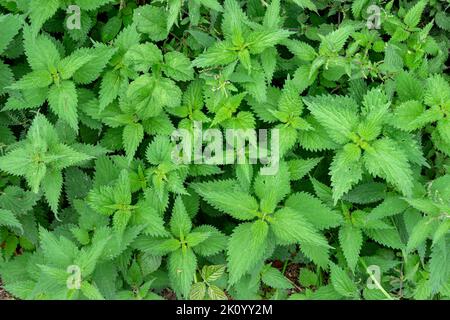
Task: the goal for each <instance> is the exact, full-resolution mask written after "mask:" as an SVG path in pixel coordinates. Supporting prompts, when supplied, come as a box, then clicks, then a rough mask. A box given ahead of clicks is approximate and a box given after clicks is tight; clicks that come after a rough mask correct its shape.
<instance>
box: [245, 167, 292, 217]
mask: <svg viewBox="0 0 450 320" xmlns="http://www.w3.org/2000/svg"><path fill="white" fill-rule="evenodd" d="M254 189H255V194H256V195H257V196H258V197H259V198H260V199H261V203H260V207H261V210H262V211H263V212H264V213H272V212H274V210H275V208H276V206H277V204H278V203H279V202H280V201H281V200H283V199H284V198H285V197H286V196H287V195H288V194H289V192H290V191H291V186H290V181H289V171H288V168H287V166H286V164H284V163H282V164H281V165H280V167H279V169H278V173H277V174H275V175H270V176H269V175H267V176H263V175H258V176H257V177H256V179H255V184H254Z"/></svg>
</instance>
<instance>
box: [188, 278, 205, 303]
mask: <svg viewBox="0 0 450 320" xmlns="http://www.w3.org/2000/svg"><path fill="white" fill-rule="evenodd" d="M205 295H206V284H205V283H204V282H197V283H194V284H193V285H192V287H191V292H190V293H189V299H190V300H203V299H204V298H205Z"/></svg>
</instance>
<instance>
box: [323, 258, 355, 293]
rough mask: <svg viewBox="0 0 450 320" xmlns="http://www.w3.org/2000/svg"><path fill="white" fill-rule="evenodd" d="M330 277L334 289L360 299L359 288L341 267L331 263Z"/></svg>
mask: <svg viewBox="0 0 450 320" xmlns="http://www.w3.org/2000/svg"><path fill="white" fill-rule="evenodd" d="M330 279H331V284H332V285H333V288H334V290H336V291H337V292H338V293H339V294H341V295H343V296H344V297H348V298H353V299H358V298H359V290H358V287H357V286H356V284H355V283H354V282H353V280H352V279H350V277H349V276H348V274H347V273H346V272H345V271H344V270H342V268H341V267H339V266H337V265H335V264H334V263H330Z"/></svg>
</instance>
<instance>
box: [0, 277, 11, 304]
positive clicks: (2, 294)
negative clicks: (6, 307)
mask: <svg viewBox="0 0 450 320" xmlns="http://www.w3.org/2000/svg"><path fill="white" fill-rule="evenodd" d="M0 300H14V298H13V297H12V296H11V295H10V294H9V293H8V292H6V291H5V290H4V289H3V284H2V281H1V280H0Z"/></svg>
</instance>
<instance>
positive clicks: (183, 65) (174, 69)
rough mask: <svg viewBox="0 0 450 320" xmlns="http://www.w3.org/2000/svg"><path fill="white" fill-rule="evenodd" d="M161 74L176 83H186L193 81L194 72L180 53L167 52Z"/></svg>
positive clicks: (189, 63)
mask: <svg viewBox="0 0 450 320" xmlns="http://www.w3.org/2000/svg"><path fill="white" fill-rule="evenodd" d="M164 62H165V63H164V64H163V66H162V70H163V72H164V73H165V74H166V76H168V77H170V78H172V79H174V80H177V81H188V80H193V79H194V70H193V69H192V66H191V62H190V61H189V58H187V57H186V56H185V55H184V54H182V53H180V52H168V53H166V54H165V55H164Z"/></svg>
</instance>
